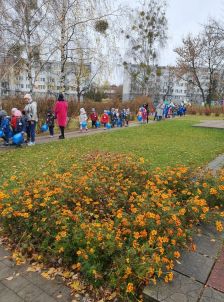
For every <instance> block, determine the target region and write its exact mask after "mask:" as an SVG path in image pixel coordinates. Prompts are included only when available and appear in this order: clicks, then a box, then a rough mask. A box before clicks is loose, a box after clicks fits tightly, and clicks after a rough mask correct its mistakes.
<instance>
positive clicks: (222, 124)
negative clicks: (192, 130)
mask: <svg viewBox="0 0 224 302" xmlns="http://www.w3.org/2000/svg"><path fill="white" fill-rule="evenodd" d="M193 127H202V128H217V129H224V120H206V121H202V122H200V123H199V124H196V125H194V126H193Z"/></svg>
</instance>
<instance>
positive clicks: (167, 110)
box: [154, 101, 187, 121]
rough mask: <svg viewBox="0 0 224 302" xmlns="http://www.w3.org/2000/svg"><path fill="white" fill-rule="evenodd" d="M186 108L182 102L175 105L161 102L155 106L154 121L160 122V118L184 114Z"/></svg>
mask: <svg viewBox="0 0 224 302" xmlns="http://www.w3.org/2000/svg"><path fill="white" fill-rule="evenodd" d="M186 111H187V107H186V104H185V103H184V102H182V103H181V104H178V105H177V104H175V103H173V102H172V101H170V102H168V101H164V102H163V101H161V102H159V103H158V105H157V106H156V110H155V115H154V120H157V121H160V120H161V119H162V118H172V117H175V116H183V115H185V114H186Z"/></svg>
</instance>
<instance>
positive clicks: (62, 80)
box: [60, 0, 67, 93]
mask: <svg viewBox="0 0 224 302" xmlns="http://www.w3.org/2000/svg"><path fill="white" fill-rule="evenodd" d="M62 5H63V6H62V13H61V41H60V44H61V45H60V52H61V77H60V85H61V92H62V93H64V92H65V65H66V60H67V53H66V29H65V27H66V24H65V17H66V1H65V0H63V4H62Z"/></svg>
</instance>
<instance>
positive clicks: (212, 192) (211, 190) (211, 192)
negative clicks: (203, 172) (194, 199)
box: [210, 188, 218, 195]
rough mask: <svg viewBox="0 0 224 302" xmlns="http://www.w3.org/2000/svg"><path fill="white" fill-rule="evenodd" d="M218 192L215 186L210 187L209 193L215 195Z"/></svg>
mask: <svg viewBox="0 0 224 302" xmlns="http://www.w3.org/2000/svg"><path fill="white" fill-rule="evenodd" d="M217 193H218V192H217V190H216V189H215V188H211V189H210V194H211V195H216V194H217Z"/></svg>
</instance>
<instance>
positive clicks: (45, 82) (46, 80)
mask: <svg viewBox="0 0 224 302" xmlns="http://www.w3.org/2000/svg"><path fill="white" fill-rule="evenodd" d="M85 67H86V68H88V70H89V73H88V75H87V76H86V79H84V80H83V79H82V85H83V86H86V85H88V83H89V77H90V74H91V64H86V66H85ZM76 68H77V64H76V63H74V62H67V63H66V66H65V75H66V76H65V79H66V80H65V94H67V95H69V96H72V97H74V98H76V96H77V79H76V74H77V73H76V72H75V70H76ZM60 75H61V64H60V62H57V61H50V62H46V64H43V67H42V68H41V70H40V67H39V65H37V66H36V67H33V69H32V79H33V83H34V86H33V92H32V93H33V94H35V95H36V96H45V95H57V94H58V93H59V92H60V90H61V84H60ZM30 88H31V87H30V83H29V78H28V74H27V71H26V69H25V67H24V68H21V69H20V70H19V71H16V70H15V69H13V68H10V70H8V72H7V73H5V75H4V76H2V77H1V82H0V96H1V97H4V96H13V95H20V94H25V93H28V92H29V91H30Z"/></svg>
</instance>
